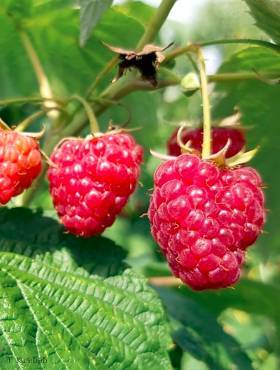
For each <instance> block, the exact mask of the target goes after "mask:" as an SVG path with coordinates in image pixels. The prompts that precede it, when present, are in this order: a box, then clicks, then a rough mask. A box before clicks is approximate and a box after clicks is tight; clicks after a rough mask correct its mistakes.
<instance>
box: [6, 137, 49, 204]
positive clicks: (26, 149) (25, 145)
mask: <svg viewBox="0 0 280 370" xmlns="http://www.w3.org/2000/svg"><path fill="white" fill-rule="evenodd" d="M41 168H42V158H41V153H40V150H39V145H38V142H37V141H36V140H35V139H33V138H31V137H28V136H24V134H21V133H19V132H16V131H12V130H11V131H10V130H0V204H6V203H7V202H8V201H9V200H10V199H11V198H12V197H14V196H16V195H19V194H21V193H22V192H23V191H24V190H25V189H27V188H29V187H30V185H31V184H32V182H33V180H34V179H35V178H36V177H37V176H38V175H39V174H40V172H41Z"/></svg>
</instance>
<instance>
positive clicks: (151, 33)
mask: <svg viewBox="0 0 280 370" xmlns="http://www.w3.org/2000/svg"><path fill="white" fill-rule="evenodd" d="M175 3H176V0H162V2H161V4H160V6H159V7H158V9H157V11H156V12H155V14H154V15H153V17H152V18H151V20H150V22H149V23H148V26H147V28H146V32H145V33H144V35H143V36H142V38H141V39H140V41H139V42H138V45H137V49H138V50H141V49H142V48H143V46H145V45H146V44H148V43H149V42H151V41H153V40H154V39H155V37H156V35H157V34H158V31H159V30H160V29H161V27H162V25H163V23H164V22H165V20H166V18H167V17H168V14H169V13H170V11H171V9H172V7H173V5H174V4H175Z"/></svg>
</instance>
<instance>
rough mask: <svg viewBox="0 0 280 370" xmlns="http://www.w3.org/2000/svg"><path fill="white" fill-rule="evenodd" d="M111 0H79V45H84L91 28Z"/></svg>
mask: <svg viewBox="0 0 280 370" xmlns="http://www.w3.org/2000/svg"><path fill="white" fill-rule="evenodd" d="M112 3H113V0H80V6H81V9H80V11H81V15H80V23H81V25H80V29H81V30H80V45H81V46H84V45H85V43H86V41H87V40H88V38H89V37H90V34H91V32H92V30H93V28H94V27H95V26H96V25H97V23H98V22H99V20H100V19H101V17H102V15H103V13H105V12H106V10H107V9H108V8H110V6H111V5H112Z"/></svg>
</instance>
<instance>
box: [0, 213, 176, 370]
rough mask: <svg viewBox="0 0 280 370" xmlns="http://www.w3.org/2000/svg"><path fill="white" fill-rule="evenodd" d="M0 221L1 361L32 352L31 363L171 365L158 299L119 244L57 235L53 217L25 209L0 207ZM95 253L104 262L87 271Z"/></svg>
mask: <svg viewBox="0 0 280 370" xmlns="http://www.w3.org/2000/svg"><path fill="white" fill-rule="evenodd" d="M12 220H13V221H12ZM0 223H1V226H0V238H1V239H0V312H1V315H0V348H1V351H0V363H1V364H5V363H8V362H9V364H11V368H16V367H17V366H18V367H19V368H22V369H29V368H30V367H27V365H26V364H27V363H28V361H29V360H30V359H36V364H35V365H34V367H31V368H32V369H33V368H34V369H36V370H37V369H51V368H54V366H57V367H58V368H59V369H77V370H78V369H81V370H82V369H100V370H103V369H104V370H105V369H109V368H112V369H126V368H127V369H143V370H144V369H170V368H171V365H170V362H169V358H168V354H167V349H168V348H169V346H170V337H169V334H168V326H167V323H166V321H165V316H164V312H163V309H162V307H161V304H160V301H159V299H158V297H157V296H156V294H155V292H154V291H153V290H152V289H151V288H149V287H148V286H147V284H146V280H145V279H144V278H143V277H141V276H139V275H138V274H135V273H134V272H133V271H132V270H131V269H128V268H127V267H126V266H125V265H124V263H123V262H122V259H120V258H119V257H120V256H122V257H123V253H122V252H120V251H118V250H119V249H120V248H119V247H117V246H115V245H114V244H113V243H112V242H110V241H108V240H106V239H104V238H102V237H99V238H91V239H88V240H87V241H85V242H84V241H83V240H82V239H77V238H74V237H71V236H63V234H62V233H61V228H60V226H58V224H57V223H56V221H55V220H52V219H49V218H47V217H44V216H43V215H42V214H40V213H38V212H31V211H28V210H25V209H11V210H8V209H1V211H0ZM29 231H30V232H29ZM112 250H115V253H114V254H112ZM94 251H95V252H94ZM109 254H110V255H111V257H110V259H111V262H110V261H109V260H108V255H109ZM98 255H99V259H98V258H96V256H98ZM101 255H103V257H104V261H103V263H102V261H101V258H100V257H101ZM114 255H115V256H116V260H115V259H114ZM97 261H98V262H100V264H101V266H102V265H103V266H104V267H105V266H107V268H108V269H109V270H107V272H106V273H105V270H104V269H102V268H101V275H103V276H99V275H96V274H95V275H93V273H96V272H98V271H100V266H96V264H97ZM117 261H118V262H119V264H118V268H117V267H116V262H117ZM110 268H112V270H110ZM116 271H117V274H116ZM112 272H113V274H112ZM104 275H107V276H108V277H105V278H104ZM110 275H111V276H110ZM36 366H37V367H36Z"/></svg>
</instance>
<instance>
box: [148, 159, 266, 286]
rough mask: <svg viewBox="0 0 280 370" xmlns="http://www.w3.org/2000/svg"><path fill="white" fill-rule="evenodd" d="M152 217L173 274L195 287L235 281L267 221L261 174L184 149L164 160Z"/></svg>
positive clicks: (153, 230)
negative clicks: (192, 153) (212, 161)
mask: <svg viewBox="0 0 280 370" xmlns="http://www.w3.org/2000/svg"><path fill="white" fill-rule="evenodd" d="M154 182H155V187H154V191H153V194H152V198H151V202H150V207H149V211H148V217H149V219H150V223H151V232H152V235H153V237H154V238H155V240H156V241H157V243H158V244H159V245H160V247H161V249H162V251H163V253H164V255H165V256H166V258H167V261H168V263H169V265H170V267H171V269H172V271H173V273H174V274H175V276H177V277H179V278H180V279H181V280H182V281H183V282H185V283H186V284H188V285H189V286H190V287H192V288H193V289H196V290H202V289H210V288H212V289H217V288H222V287H227V286H230V285H232V284H234V283H235V282H236V281H237V280H238V278H239V276H240V267H241V265H242V263H243V262H244V257H245V250H246V248H247V247H249V246H250V245H251V244H253V243H254V242H255V240H256V239H257V237H258V236H259V234H260V233H261V230H262V226H263V224H264V220H265V211H264V195H263V192H262V189H261V187H262V180H261V178H260V176H259V174H258V173H257V172H256V171H255V170H254V169H253V168H250V167H237V168H233V169H230V168H219V167H218V166H216V165H215V164H214V163H211V162H207V161H203V160H201V159H200V158H199V157H198V156H195V155H189V154H182V155H180V156H179V157H177V158H176V159H175V160H168V161H166V162H164V163H162V164H161V165H160V166H159V167H158V169H157V171H156V172H155V175H154Z"/></svg>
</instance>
